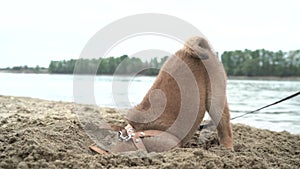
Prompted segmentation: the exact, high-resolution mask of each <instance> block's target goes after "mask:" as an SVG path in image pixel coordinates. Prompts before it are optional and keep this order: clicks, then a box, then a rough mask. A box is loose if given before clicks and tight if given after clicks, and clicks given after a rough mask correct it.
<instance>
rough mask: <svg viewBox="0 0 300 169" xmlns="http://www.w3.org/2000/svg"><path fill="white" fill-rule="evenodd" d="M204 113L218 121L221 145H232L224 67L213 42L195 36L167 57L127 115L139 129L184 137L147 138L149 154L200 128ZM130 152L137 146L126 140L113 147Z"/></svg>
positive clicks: (146, 143)
mask: <svg viewBox="0 0 300 169" xmlns="http://www.w3.org/2000/svg"><path fill="white" fill-rule="evenodd" d="M191 75H192V76H193V78H191ZM193 83H195V84H193ZM197 90H198V92H197ZM205 111H208V112H209V115H210V116H211V118H212V119H213V121H214V123H215V124H217V131H218V136H219V140H220V143H221V144H222V145H224V146H225V147H227V148H229V149H232V148H233V139H232V130H231V125H230V114H229V108H228V105H227V100H226V75H225V71H224V69H223V66H222V64H221V63H220V62H219V61H218V59H217V57H216V56H215V55H214V53H213V52H212V50H211V48H210V46H209V44H208V42H207V41H206V40H205V39H204V38H202V37H193V38H191V39H189V40H188V41H187V42H186V43H185V46H184V47H183V48H182V49H181V50H179V51H177V52H176V53H175V55H174V56H172V57H170V58H169V59H168V60H167V61H166V63H165V64H164V65H163V67H162V68H161V71H160V72H159V74H158V76H157V78H156V80H155V82H154V84H153V86H152V87H151V88H150V90H149V91H148V92H147V94H146V96H145V97H144V99H143V100H142V102H141V103H140V104H138V105H137V106H135V107H134V108H133V109H131V110H130V111H129V112H128V115H127V118H128V122H129V123H130V124H131V125H132V126H133V127H134V128H135V129H136V131H142V130H147V129H148V130H150V129H151V130H162V131H166V132H169V133H171V134H173V135H175V136H177V137H178V138H179V139H181V142H180V143H178V144H177V143H173V142H172V143H171V142H170V141H169V140H168V139H166V138H163V136H162V137H156V138H144V139H143V140H144V144H145V146H146V148H147V150H148V151H149V152H151V151H156V152H159V151H165V150H167V149H169V148H171V147H173V146H174V145H177V146H181V145H183V144H184V143H186V142H187V141H188V140H189V139H190V138H191V137H192V136H193V134H194V133H195V131H196V130H197V128H198V127H199V125H200V123H201V121H202V120H203V117H204V114H205ZM130 150H135V148H134V146H133V144H132V143H131V142H126V143H122V144H120V145H117V146H116V147H115V148H113V150H112V151H113V152H121V151H130Z"/></svg>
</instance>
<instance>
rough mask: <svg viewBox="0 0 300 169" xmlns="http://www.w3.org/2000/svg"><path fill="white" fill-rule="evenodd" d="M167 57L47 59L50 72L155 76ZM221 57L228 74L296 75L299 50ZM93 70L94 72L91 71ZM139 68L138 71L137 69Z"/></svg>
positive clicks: (227, 53)
mask: <svg viewBox="0 0 300 169" xmlns="http://www.w3.org/2000/svg"><path fill="white" fill-rule="evenodd" d="M166 60H167V56H165V57H163V58H162V59H160V60H158V59H157V58H153V59H151V60H150V61H142V60H141V59H139V58H134V57H132V58H131V57H128V56H127V55H123V56H120V57H116V58H115V57H109V58H100V59H91V60H89V59H79V60H75V59H71V60H68V61H66V60H63V61H51V63H50V65H49V68H48V71H49V72H50V73H68V74H72V73H73V72H74V67H75V65H76V66H77V67H78V70H79V72H77V73H82V74H95V73H96V74H97V75H112V74H114V73H115V74H131V73H137V72H138V71H140V72H139V74H142V75H157V73H158V72H159V68H160V67H161V66H162V64H163V63H164V62H165V61H166ZM221 60H222V63H223V65H224V68H225V70H226V72H227V75H228V76H280V77H286V76H300V50H295V51H289V52H283V51H281V50H280V51H277V52H272V51H268V50H265V49H259V50H254V51H251V50H248V49H245V50H244V51H242V50H235V51H225V52H223V53H222V54H221ZM95 70H97V71H96V72H93V71H95ZM141 70H142V71H141Z"/></svg>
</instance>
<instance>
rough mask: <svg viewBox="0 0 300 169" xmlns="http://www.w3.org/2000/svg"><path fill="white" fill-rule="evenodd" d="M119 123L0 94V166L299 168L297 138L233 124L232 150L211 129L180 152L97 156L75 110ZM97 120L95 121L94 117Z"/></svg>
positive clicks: (110, 114) (107, 112) (115, 113)
mask: <svg viewBox="0 0 300 169" xmlns="http://www.w3.org/2000/svg"><path fill="white" fill-rule="evenodd" d="M78 109H81V110H86V111H93V112H99V113H101V114H103V117H104V118H105V119H106V120H107V121H108V122H109V123H111V124H119V125H120V124H122V125H123V124H125V123H126V122H125V121H124V118H123V116H122V113H119V112H120V111H121V110H116V109H112V108H103V107H97V106H88V105H79V104H74V103H68V102H54V101H46V100H40V99H32V98H24V97H10V96H0V133H1V135H0V168H6V169H7V168H24V169H25V168H147V169H150V168H170V169H171V168H299V166H300V160H299V159H300V135H293V134H290V133H288V132H273V131H269V130H262V129H257V128H253V127H249V126H246V125H243V124H234V125H233V131H234V139H235V142H234V150H235V151H234V152H233V151H229V150H226V149H225V148H223V147H221V146H219V145H218V141H217V134H216V133H215V131H210V130H202V131H197V132H196V133H195V135H194V137H193V138H192V139H191V140H190V141H189V142H188V143H187V144H186V145H185V147H184V148H175V149H172V150H169V151H167V152H163V153H149V154H146V153H143V152H132V153H127V154H117V155H106V156H103V155H99V154H95V153H93V152H92V151H90V150H89V148H88V146H89V145H90V144H91V143H93V141H92V140H91V139H90V138H89V136H88V135H87V134H86V132H85V130H84V129H83V126H82V124H81V123H80V122H79V120H78V118H77V116H76V113H75V112H76V110H78ZM96 120H97V119H96Z"/></svg>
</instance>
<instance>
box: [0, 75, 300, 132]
mask: <svg viewBox="0 0 300 169" xmlns="http://www.w3.org/2000/svg"><path fill="white" fill-rule="evenodd" d="M86 77H87V76H82V78H83V79H84V78H86ZM73 79H74V76H73V75H50V74H13V73H0V95H9V96H25V97H32V98H40V99H46V100H54V101H71V102H72V101H74V94H73ZM154 80H155V77H147V76H140V77H136V78H134V79H132V78H130V77H126V76H123V77H122V76H121V77H117V78H114V77H113V76H96V77H94V83H93V85H94V93H93V95H94V96H95V101H96V104H97V105H99V106H106V107H118V108H128V107H131V106H133V105H135V104H137V103H139V102H140V101H141V99H142V98H143V96H144V95H145V93H146V92H147V90H148V89H149V88H150V87H151V85H152V83H153V81H154ZM113 83H115V84H118V85H123V86H124V85H127V84H128V94H127V93H126V92H127V91H122V90H115V88H114V90H113V89H112V84H113ZM113 91H114V92H113ZM297 91H300V81H281V80H280V81H279V80H247V79H245V80H228V85H227V94H228V102H229V106H230V110H231V116H232V117H235V116H238V115H241V114H243V113H246V112H248V111H251V110H254V109H257V108H259V107H262V106H265V105H267V104H270V103H273V102H275V101H278V100H280V99H282V98H284V97H286V96H289V95H291V94H293V93H296V92H297ZM82 92H85V91H82ZM127 95H128V99H127ZM116 98H117V99H116ZM122 99H123V100H122ZM127 101H129V102H128V103H127ZM232 122H233V123H244V124H248V125H251V126H253V127H257V128H263V129H269V130H273V131H283V130H285V131H288V132H290V133H294V134H300V96H298V97H295V98H292V99H290V100H288V101H285V102H282V103H280V104H278V105H275V106H272V107H270V108H266V109H264V110H261V111H259V112H256V113H253V114H249V115H246V116H244V117H241V118H237V119H235V120H233V121H232Z"/></svg>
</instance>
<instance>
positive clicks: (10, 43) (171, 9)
mask: <svg viewBox="0 0 300 169" xmlns="http://www.w3.org/2000/svg"><path fill="white" fill-rule="evenodd" d="M299 2H300V1H299ZM299 2H298V1H297V0H294V1H292V0H284V1H275V0H273V1H271V0H270V1H268V0H251V1H241V0H239V1H238V0H236V1H234V0H226V1H221V0H220V1H216V0H205V1H200V0H195V1H191V0H185V1H180V2H177V1H174V0H157V1H156V0H151V1H150V0H147V1H146V0H127V1H124V0H120V1H115V0H107V1H106V0H105V1H104V0H101V1H100V0H98V1H74V0H64V1H61V0H60V1H58V0H51V1H50V0H49V1H38V0H26V1H15V0H9V1H5V0H0V58H1V62H0V68H3V67H9V66H10V67H11V66H16V65H29V66H36V65H40V66H45V67H48V65H49V63H50V61H51V60H63V59H70V58H75V59H76V58H78V57H79V55H80V52H81V50H82V49H83V47H84V45H85V44H86V43H87V41H88V40H89V39H90V38H91V37H92V36H93V35H94V34H95V33H96V32H97V31H99V30H100V29H101V28H103V27H104V26H106V25H108V24H110V23H111V22H114V21H116V20H118V19H120V18H123V17H125V16H130V15H134V14H141V13H162V14H168V15H172V16H176V17H178V18H181V19H183V20H185V21H187V22H189V23H191V24H193V25H194V26H196V27H197V28H198V29H199V30H200V31H201V32H202V33H203V34H204V35H205V36H206V37H207V38H208V40H209V41H210V43H211V44H212V45H213V47H214V48H215V50H216V51H220V52H222V51H225V50H236V49H241V50H243V49H245V48H247V49H261V48H265V49H268V50H273V51H276V50H284V51H288V50H295V49H300V22H299V17H300V9H299V7H300V3H299ZM147 38H148V39H147ZM145 39H147V42H148V43H147V44H145V43H140V41H144V42H145ZM129 41H130V40H129ZM158 41H159V43H158ZM134 43H136V44H134ZM122 45H123V46H122ZM138 45H139V46H141V45H144V48H147V47H151V48H155V47H156V46H159V47H160V48H163V49H166V50H167V51H169V52H173V51H175V50H176V49H177V48H178V44H177V45H176V44H172V42H169V41H168V40H165V41H164V40H158V39H157V37H149V36H148V37H144V39H142V40H141V39H140V40H138V38H137V39H132V40H131V42H124V43H123V44H120V45H119V47H118V46H117V47H116V48H115V49H114V50H113V51H112V52H111V53H110V55H115V56H118V55H122V54H133V53H136V52H138V50H140V49H138V48H134V46H138Z"/></svg>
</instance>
